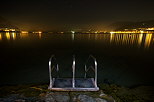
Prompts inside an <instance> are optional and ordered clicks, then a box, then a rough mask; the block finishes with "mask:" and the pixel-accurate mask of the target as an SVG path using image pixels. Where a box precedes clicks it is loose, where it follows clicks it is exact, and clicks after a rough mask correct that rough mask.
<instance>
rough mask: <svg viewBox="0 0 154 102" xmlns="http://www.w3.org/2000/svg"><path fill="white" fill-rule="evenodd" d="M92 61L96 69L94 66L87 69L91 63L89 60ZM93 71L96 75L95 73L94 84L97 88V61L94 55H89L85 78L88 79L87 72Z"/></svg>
mask: <svg viewBox="0 0 154 102" xmlns="http://www.w3.org/2000/svg"><path fill="white" fill-rule="evenodd" d="M90 59H92V60H93V61H94V67H93V66H90V67H88V68H87V63H88V62H89V60H90ZM90 68H91V69H93V71H94V73H95V80H94V83H95V87H97V60H96V58H95V57H94V56H92V55H89V57H88V59H87V61H86V63H85V76H84V77H85V78H86V77H87V72H88V70H89V69H90Z"/></svg>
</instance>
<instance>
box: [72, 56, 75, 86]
mask: <svg viewBox="0 0 154 102" xmlns="http://www.w3.org/2000/svg"><path fill="white" fill-rule="evenodd" d="M72 70H73V77H72V87H73V88H74V87H75V55H73V64H72Z"/></svg>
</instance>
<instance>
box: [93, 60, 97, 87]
mask: <svg viewBox="0 0 154 102" xmlns="http://www.w3.org/2000/svg"><path fill="white" fill-rule="evenodd" d="M94 61H95V87H97V61H96V58H95V59H94Z"/></svg>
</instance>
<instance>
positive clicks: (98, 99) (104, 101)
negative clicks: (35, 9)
mask: <svg viewBox="0 0 154 102" xmlns="http://www.w3.org/2000/svg"><path fill="white" fill-rule="evenodd" d="M95 100H96V102H107V101H106V100H104V99H101V98H96V99H95Z"/></svg>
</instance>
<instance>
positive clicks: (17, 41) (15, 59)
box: [0, 33, 154, 86]
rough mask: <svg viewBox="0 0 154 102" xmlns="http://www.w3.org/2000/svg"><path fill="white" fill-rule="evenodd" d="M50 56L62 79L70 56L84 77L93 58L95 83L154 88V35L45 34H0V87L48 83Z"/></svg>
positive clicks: (68, 68)
mask: <svg viewBox="0 0 154 102" xmlns="http://www.w3.org/2000/svg"><path fill="white" fill-rule="evenodd" d="M52 54H55V55H56V57H57V61H58V62H59V67H60V70H61V72H62V73H61V74H62V75H66V76H70V74H71V65H72V55H73V54H75V55H76V64H77V65H76V69H77V73H80V75H83V74H82V72H83V69H84V63H85V61H86V59H87V58H88V56H89V54H92V55H94V56H95V57H96V58H97V61H98V83H103V82H105V83H115V84H119V85H124V86H134V85H154V80H153V78H154V74H153V73H154V61H153V60H154V34H47V33H43V34H16V33H0V85H6V84H27V83H48V82H49V77H48V76H49V75H48V59H49V57H50V56H51V55H52ZM77 76H79V74H77Z"/></svg>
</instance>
